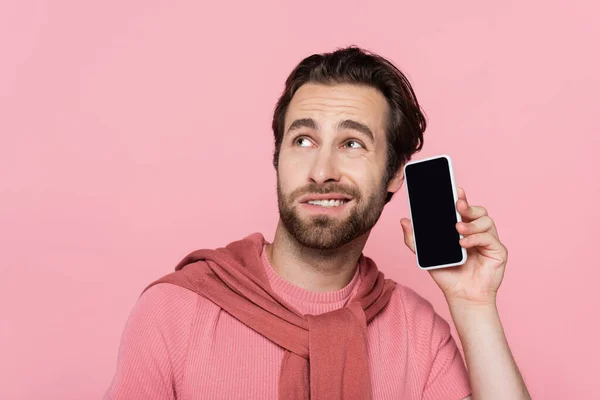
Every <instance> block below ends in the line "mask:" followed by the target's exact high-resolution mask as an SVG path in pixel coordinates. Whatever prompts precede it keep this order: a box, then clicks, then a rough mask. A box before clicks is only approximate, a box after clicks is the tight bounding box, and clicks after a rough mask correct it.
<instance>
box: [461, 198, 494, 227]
mask: <svg viewBox="0 0 600 400" xmlns="http://www.w3.org/2000/svg"><path fill="white" fill-rule="evenodd" d="M456 209H457V210H458V212H459V213H460V216H461V217H462V218H461V219H462V220H463V221H466V222H471V221H473V220H476V219H477V218H481V217H485V216H486V215H488V211H487V210H486V209H485V208H484V207H481V206H472V205H470V204H469V203H467V201H466V200H464V199H459V200H458V201H457V202H456Z"/></svg>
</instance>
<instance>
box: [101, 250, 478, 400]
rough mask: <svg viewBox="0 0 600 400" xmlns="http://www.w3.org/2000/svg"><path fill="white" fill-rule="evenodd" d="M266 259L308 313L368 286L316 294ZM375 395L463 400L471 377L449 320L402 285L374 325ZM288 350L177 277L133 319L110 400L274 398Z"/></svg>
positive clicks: (270, 272)
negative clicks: (181, 283) (184, 285)
mask: <svg viewBox="0 0 600 400" xmlns="http://www.w3.org/2000/svg"><path fill="white" fill-rule="evenodd" d="M262 260H263V263H264V266H265V269H266V272H267V276H268V277H269V281H270V283H271V286H272V288H273V290H274V291H275V293H277V294H278V295H279V296H281V297H282V298H283V299H284V300H286V301H287V302H289V303H290V304H292V305H294V306H295V307H296V308H297V309H298V310H299V311H301V312H302V313H304V314H313V315H317V314H322V313H325V312H328V311H332V310H336V309H338V308H341V307H343V306H344V305H345V304H346V303H347V302H348V301H349V300H350V299H351V298H352V296H353V295H354V294H355V292H356V289H357V288H358V286H359V283H360V277H359V274H358V270H357V273H356V274H355V276H354V279H353V280H352V281H351V282H350V283H349V284H348V285H347V286H346V287H344V288H343V289H341V290H338V291H336V292H324V293H317V292H311V291H307V290H304V289H302V288H299V287H297V286H294V285H292V284H290V283H289V282H287V281H286V280H284V279H283V278H281V277H280V276H279V275H278V274H277V273H276V272H275V270H274V269H273V267H272V266H271V265H270V263H269V261H268V259H267V257H266V252H264V249H263V254H262ZM367 333H368V353H369V369H370V374H371V382H372V386H373V399H375V400H377V399H448V400H452V399H457V400H459V399H463V398H465V397H467V396H468V395H469V394H470V389H469V384H468V379H467V374H466V370H465V366H464V363H463V360H462V358H461V356H460V353H459V351H458V348H457V347H456V343H455V342H454V340H453V338H452V336H451V335H450V329H449V326H448V323H447V322H446V321H444V320H443V319H442V318H441V317H439V316H438V315H437V314H436V313H435V311H434V310H433V308H432V306H431V304H430V303H429V302H427V301H426V300H424V299H423V298H422V297H420V296H419V295H417V294H416V293H415V292H414V291H412V290H411V289H408V288H406V287H403V286H401V285H396V288H395V291H394V293H393V295H392V298H391V300H390V302H389V303H388V305H387V307H386V308H385V309H384V310H383V311H381V312H380V313H379V314H378V315H377V316H376V317H375V319H374V320H373V321H372V322H371V323H370V324H369V325H368V327H367ZM284 353H285V350H284V349H282V348H281V347H279V346H278V345H276V344H274V343H273V342H271V341H269V340H268V339H266V338H265V337H264V336H262V335H260V334H258V333H257V332H255V331H253V330H252V329H250V328H248V327H247V326H246V325H244V324H243V323H241V322H239V321H238V320H236V319H234V318H233V317H232V316H230V315H229V314H227V313H226V312H225V311H223V310H221V309H220V308H219V307H217V306H216V305H215V304H213V303H212V302H210V301H209V300H207V299H205V298H203V297H201V296H199V295H198V294H196V293H194V292H192V291H190V290H187V289H184V288H182V287H179V286H175V285H172V284H168V283H161V284H158V285H155V286H153V287H151V288H150V289H148V290H147V291H146V292H145V293H144V294H143V295H142V296H141V297H140V299H139V300H138V302H137V304H136V305H135V307H134V308H133V311H132V313H131V315H130V317H129V320H128V321H127V324H126V326H125V330H124V333H123V337H122V340H121V346H120V349H119V358H118V363H117V371H116V374H115V376H114V379H113V381H112V384H111V386H110V388H109V389H108V391H107V393H106V395H105V399H107V400H108V399H148V400H154V399H157V400H158V399H160V400H162V399H179V400H188V399H275V398H277V390H278V384H279V372H280V370H281V363H282V359H283V356H284Z"/></svg>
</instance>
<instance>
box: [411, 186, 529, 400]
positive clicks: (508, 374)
mask: <svg viewBox="0 0 600 400" xmlns="http://www.w3.org/2000/svg"><path fill="white" fill-rule="evenodd" d="M458 197H459V200H458V201H457V204H456V209H457V211H458V212H459V213H460V214H461V217H462V221H463V222H460V223H457V224H456V229H457V230H458V232H459V233H460V234H461V235H463V239H461V240H460V245H461V246H463V247H464V248H466V249H467V261H466V262H465V263H464V264H463V265H461V266H458V267H453V268H442V269H436V270H431V271H429V273H430V275H431V277H432V278H433V280H434V281H435V282H436V283H437V285H438V286H439V287H440V289H442V292H443V293H444V296H445V297H446V300H447V301H448V306H449V308H450V313H451V314H452V319H453V320H454V324H455V326H456V328H457V331H458V335H459V337H460V340H461V343H462V344H463V348H464V350H465V357H466V363H467V369H468V373H469V380H470V384H471V389H472V397H473V399H486V400H488V399H511V400H513V399H514V400H528V399H530V398H531V397H530V396H529V393H528V391H527V388H526V386H525V383H524V381H523V378H522V377H521V374H520V372H519V370H518V368H517V365H516V363H515V361H514V359H513V357H512V354H511V352H510V349H509V347H508V343H507V340H506V337H505V335H504V330H503V328H502V324H501V322H500V317H499V315H498V309H497V307H496V295H497V292H498V289H499V287H500V284H501V283H502V278H503V276H504V270H505V267H506V262H507V259H508V251H507V249H506V247H505V246H504V245H503V244H502V243H501V242H500V239H499V237H498V232H497V230H496V226H495V224H494V221H493V220H492V219H491V218H490V217H489V215H488V213H487V210H486V209H485V208H483V207H479V206H472V205H469V203H468V202H467V198H466V194H465V191H464V189H462V188H458ZM401 225H402V230H403V233H404V242H405V243H406V245H407V246H408V247H409V249H411V250H412V251H413V252H415V247H414V235H413V232H412V227H411V223H410V220H409V219H406V218H405V219H402V220H401Z"/></svg>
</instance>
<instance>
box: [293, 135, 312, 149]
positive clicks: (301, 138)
mask: <svg viewBox="0 0 600 400" xmlns="http://www.w3.org/2000/svg"><path fill="white" fill-rule="evenodd" d="M302 142H305V143H306V144H305V145H303V144H302ZM294 145H296V146H300V147H307V145H308V146H310V140H308V138H307V137H305V136H299V137H297V138H296V139H294Z"/></svg>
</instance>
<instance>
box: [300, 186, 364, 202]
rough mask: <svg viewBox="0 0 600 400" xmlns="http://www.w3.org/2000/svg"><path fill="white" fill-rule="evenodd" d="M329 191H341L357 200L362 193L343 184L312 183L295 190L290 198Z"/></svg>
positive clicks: (327, 192)
mask: <svg viewBox="0 0 600 400" xmlns="http://www.w3.org/2000/svg"><path fill="white" fill-rule="evenodd" d="M329 193H341V194H345V195H347V196H350V197H352V198H354V199H355V200H360V198H361V194H360V191H359V190H358V189H356V188H353V187H350V186H346V185H341V184H338V183H336V184H330V185H326V186H322V185H315V184H311V185H308V186H305V187H302V188H299V189H296V190H294V191H293V192H292V193H291V195H290V199H292V200H293V199H297V198H298V197H301V196H304V195H309V194H329Z"/></svg>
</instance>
